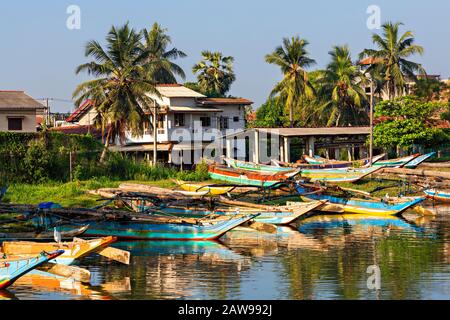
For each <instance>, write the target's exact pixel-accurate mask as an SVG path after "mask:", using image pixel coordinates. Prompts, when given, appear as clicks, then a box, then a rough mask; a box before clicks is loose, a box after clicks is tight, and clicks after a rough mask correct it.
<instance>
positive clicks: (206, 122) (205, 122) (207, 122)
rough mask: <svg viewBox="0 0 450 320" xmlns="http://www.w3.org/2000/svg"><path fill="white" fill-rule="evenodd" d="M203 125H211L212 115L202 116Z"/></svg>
mask: <svg viewBox="0 0 450 320" xmlns="http://www.w3.org/2000/svg"><path fill="white" fill-rule="evenodd" d="M200 121H201V122H202V127H211V117H200Z"/></svg>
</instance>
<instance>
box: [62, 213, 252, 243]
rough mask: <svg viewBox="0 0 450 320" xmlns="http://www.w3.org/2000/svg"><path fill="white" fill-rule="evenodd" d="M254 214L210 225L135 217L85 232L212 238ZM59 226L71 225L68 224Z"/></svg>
mask: <svg viewBox="0 0 450 320" xmlns="http://www.w3.org/2000/svg"><path fill="white" fill-rule="evenodd" d="M254 217H255V216H254V215H249V216H242V217H237V218H230V219H226V220H223V221H218V222H215V223H212V224H209V225H195V224H190V223H148V222H137V221H101V222H92V223H90V227H89V229H88V230H87V231H86V233H85V235H86V236H92V237H106V236H113V237H117V238H120V239H143V240H214V239H218V238H220V237H221V236H222V235H224V234H225V233H227V232H228V231H230V230H232V229H234V228H236V227H237V226H239V225H241V224H243V223H245V222H247V221H249V220H251V219H253V218H254ZM62 228H70V227H68V226H65V227H62Z"/></svg>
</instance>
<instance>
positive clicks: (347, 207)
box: [296, 184, 425, 216]
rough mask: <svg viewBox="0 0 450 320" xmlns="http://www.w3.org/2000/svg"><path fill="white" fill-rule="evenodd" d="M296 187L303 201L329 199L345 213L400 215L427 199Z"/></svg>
mask: <svg viewBox="0 0 450 320" xmlns="http://www.w3.org/2000/svg"><path fill="white" fill-rule="evenodd" d="M296 188H297V192H298V193H299V194H300V196H301V198H302V200H303V201H317V200H328V201H329V202H330V204H334V205H336V206H338V207H340V208H342V210H343V212H344V213H352V214H371V215H379V216H387V215H398V214H401V213H402V212H404V211H405V210H407V209H409V208H412V207H414V206H415V205H417V204H419V203H420V202H422V201H424V200H425V197H404V198H390V199H388V200H383V199H360V198H353V197H349V198H348V197H344V196H342V197H340V196H336V195H331V194H327V193H326V191H324V192H317V191H320V188H317V189H315V188H306V187H304V186H301V185H299V184H297V185H296ZM319 210H320V209H319Z"/></svg>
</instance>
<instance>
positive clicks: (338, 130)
mask: <svg viewBox="0 0 450 320" xmlns="http://www.w3.org/2000/svg"><path fill="white" fill-rule="evenodd" d="M256 130H258V131H260V132H267V133H274V134H277V135H280V136H283V137H300V136H335V135H355V134H370V127H325V128H256Z"/></svg>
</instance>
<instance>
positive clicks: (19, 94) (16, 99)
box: [0, 91, 44, 109]
mask: <svg viewBox="0 0 450 320" xmlns="http://www.w3.org/2000/svg"><path fill="white" fill-rule="evenodd" d="M43 108H44V106H43V105H42V104H41V103H40V102H38V101H36V100H35V99H33V98H32V97H30V96H29V95H27V94H26V93H25V92H24V91H0V109H43Z"/></svg>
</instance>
